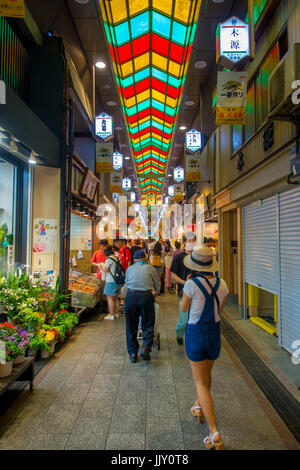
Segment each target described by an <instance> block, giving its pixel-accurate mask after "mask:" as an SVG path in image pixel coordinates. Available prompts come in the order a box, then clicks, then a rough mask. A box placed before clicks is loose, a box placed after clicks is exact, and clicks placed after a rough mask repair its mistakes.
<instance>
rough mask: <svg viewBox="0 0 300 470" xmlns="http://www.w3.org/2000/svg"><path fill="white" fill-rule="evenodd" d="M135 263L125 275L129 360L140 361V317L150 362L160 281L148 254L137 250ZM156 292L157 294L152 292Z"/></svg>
mask: <svg viewBox="0 0 300 470" xmlns="http://www.w3.org/2000/svg"><path fill="white" fill-rule="evenodd" d="M133 261H134V264H133V265H132V266H129V268H128V269H127V271H126V274H125V285H126V288H127V293H126V297H125V306H124V307H125V315H126V342H127V350H128V354H129V360H130V362H132V363H135V362H137V355H138V350H139V342H138V340H137V332H138V325H139V318H140V316H141V317H142V331H143V345H142V349H141V354H140V355H141V357H142V358H143V359H144V360H145V361H150V360H151V356H150V352H151V348H152V344H153V339H154V325H155V308H154V300H155V297H154V296H155V295H156V293H158V292H159V290H160V282H159V278H158V275H157V273H156V270H155V269H154V268H153V266H151V265H150V264H147V261H146V254H145V252H144V251H143V250H137V251H136V252H135V253H134V256H133ZM153 290H154V294H153V293H152V291H153Z"/></svg>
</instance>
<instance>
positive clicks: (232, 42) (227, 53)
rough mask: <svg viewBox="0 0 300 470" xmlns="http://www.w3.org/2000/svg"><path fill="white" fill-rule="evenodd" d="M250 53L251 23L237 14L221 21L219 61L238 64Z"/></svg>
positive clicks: (218, 46) (218, 40)
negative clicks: (223, 60)
mask: <svg viewBox="0 0 300 470" xmlns="http://www.w3.org/2000/svg"><path fill="white" fill-rule="evenodd" d="M249 55H250V35H249V25H248V23H245V21H242V20H240V19H239V18H237V17H236V16H233V17H232V18H229V19H228V20H226V21H225V22H224V23H220V24H219V26H218V29H217V62H219V61H220V59H222V58H224V59H225V60H227V61H229V62H231V63H234V64H236V63H237V62H239V61H240V60H242V59H244V58H245V57H248V56H249Z"/></svg>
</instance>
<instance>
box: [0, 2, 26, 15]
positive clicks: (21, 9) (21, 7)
mask: <svg viewBox="0 0 300 470" xmlns="http://www.w3.org/2000/svg"><path fill="white" fill-rule="evenodd" d="M0 16H7V17H10V18H25V0H0Z"/></svg>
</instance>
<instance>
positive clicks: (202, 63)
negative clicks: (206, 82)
mask: <svg viewBox="0 0 300 470" xmlns="http://www.w3.org/2000/svg"><path fill="white" fill-rule="evenodd" d="M194 67H195V68H196V69H198V70H199V69H205V68H206V67H207V62H205V60H198V61H197V62H195V63H194Z"/></svg>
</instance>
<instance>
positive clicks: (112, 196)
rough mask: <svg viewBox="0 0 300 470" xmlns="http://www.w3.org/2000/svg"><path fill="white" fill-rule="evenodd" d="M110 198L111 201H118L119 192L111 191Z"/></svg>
mask: <svg viewBox="0 0 300 470" xmlns="http://www.w3.org/2000/svg"><path fill="white" fill-rule="evenodd" d="M111 198H112V201H113V202H118V201H119V198H120V194H119V193H112V195H111Z"/></svg>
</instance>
